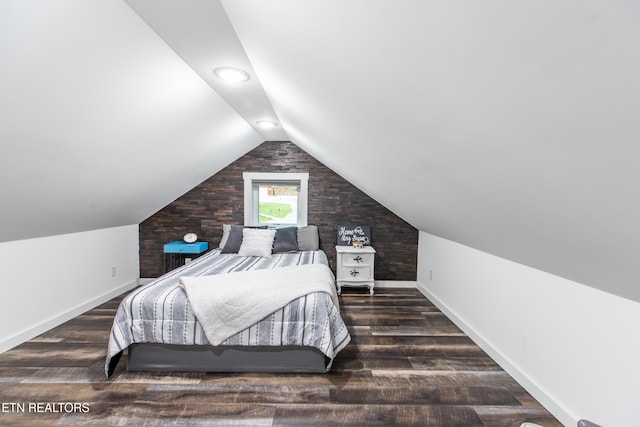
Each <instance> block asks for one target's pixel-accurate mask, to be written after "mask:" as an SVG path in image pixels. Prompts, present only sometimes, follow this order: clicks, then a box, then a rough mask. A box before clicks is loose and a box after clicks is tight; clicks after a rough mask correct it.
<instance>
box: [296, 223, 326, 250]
mask: <svg viewBox="0 0 640 427" xmlns="http://www.w3.org/2000/svg"><path fill="white" fill-rule="evenodd" d="M297 236H298V250H301V251H317V250H318V249H320V239H319V238H318V227H317V226H315V225H307V226H306V227H300V228H298V233H297Z"/></svg>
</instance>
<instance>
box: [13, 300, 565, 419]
mask: <svg viewBox="0 0 640 427" xmlns="http://www.w3.org/2000/svg"><path fill="white" fill-rule="evenodd" d="M119 301H120V298H116V299H114V300H112V301H109V302H107V303H105V304H103V305H101V306H100V307H97V308H96V309H93V310H91V311H89V312H87V313H85V314H83V315H81V316H79V317H77V318H75V319H73V320H71V321H69V322H67V323H65V324H63V325H61V326H59V327H57V328H55V329H53V330H51V331H49V332H47V333H45V334H43V335H41V336H39V337H37V338H35V339H33V340H31V341H29V342H27V343H24V344H22V345H20V346H19V347H16V348H15V349H13V350H10V351H8V352H6V353H4V354H1V355H0V404H2V408H1V412H0V425H10V426H46V425H64V426H121V425H137V426H212V425H250V426H260V425H265V426H271V425H274V426H285V425H286V426H307V425H326V426H338V425H362V426H392V425H419V426H430V425H432V426H465V427H469V426H492V427H493V426H497V427H499V426H509V427H511V426H519V425H520V424H521V423H522V422H525V421H531V422H535V423H537V424H540V425H543V426H547V427H550V426H561V424H560V423H559V422H558V421H557V420H556V419H555V418H554V417H553V416H552V415H551V414H550V413H549V412H548V411H546V410H545V409H544V408H543V407H542V406H541V405H540V404H539V403H538V402H536V400H535V399H533V398H532V397H531V396H530V395H529V394H528V393H527V392H526V391H525V390H524V389H523V388H522V387H521V386H520V385H518V384H517V383H516V382H515V381H514V380H513V379H512V378H511V377H510V376H509V375H508V374H507V373H505V372H504V371H503V370H502V369H501V368H500V367H499V366H498V365H497V364H496V363H495V362H494V361H493V360H491V358H489V357H488V356H487V355H486V354H485V353H484V352H483V351H482V350H481V349H480V348H479V347H478V346H477V345H475V344H474V343H473V341H471V340H470V339H469V338H468V337H467V336H465V334H463V333H462V332H461V331H460V330H459V329H458V328H457V327H456V326H455V325H454V324H453V323H452V322H451V321H450V320H449V319H447V318H446V317H445V316H444V315H443V314H442V313H441V312H440V311H439V310H438V309H437V308H436V307H435V306H434V305H433V304H431V303H430V302H429V301H428V300H427V299H425V298H424V297H423V296H422V294H420V293H419V292H418V291H416V290H414V289H380V290H377V291H376V295H374V296H370V295H368V294H365V293H358V292H357V291H351V290H345V292H344V293H343V295H342V296H341V301H342V313H343V317H344V319H345V322H346V323H347V325H348V327H349V331H350V333H351V336H352V342H351V344H349V346H347V348H346V349H345V350H343V352H342V353H340V355H339V356H338V358H337V359H336V360H335V362H334V367H333V370H332V371H331V372H330V373H329V374H322V375H318V374H304V375H298V374H207V373H129V372H126V371H125V370H124V360H123V361H121V362H120V365H119V366H118V369H117V372H116V374H115V376H114V377H113V378H112V379H110V380H107V379H106V378H105V376H104V370H103V366H104V359H105V354H106V347H107V338H108V335H109V331H110V328H111V323H112V320H113V316H114V314H115V310H116V308H117V305H118V303H119ZM38 403H40V404H43V405H41V406H39V407H38V406H36V407H33V404H38ZM47 403H70V404H73V403H86V404H87V405H86V406H85V407H84V411H83V410H70V409H71V408H72V406H68V405H67V406H66V407H60V406H59V407H57V408H56V407H51V406H50V407H49V408H47V406H46V404H47ZM12 404H13V405H12ZM19 404H22V405H24V410H21V408H20V406H17V405H19ZM29 404H32V408H29V406H28V405H29ZM56 410H57V411H56ZM87 410H88V412H87Z"/></svg>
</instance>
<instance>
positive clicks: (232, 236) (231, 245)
mask: <svg viewBox="0 0 640 427" xmlns="http://www.w3.org/2000/svg"><path fill="white" fill-rule="evenodd" d="M243 229H244V227H243V226H241V225H232V226H231V227H230V229H229V235H228V236H227V241H226V242H225V244H224V247H223V248H222V250H221V251H220V252H221V253H223V254H237V253H238V250H240V245H242V230H243Z"/></svg>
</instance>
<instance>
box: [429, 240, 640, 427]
mask: <svg viewBox="0 0 640 427" xmlns="http://www.w3.org/2000/svg"><path fill="white" fill-rule="evenodd" d="M418 288H419V289H420V290H421V291H423V293H425V295H427V297H428V298H429V299H431V300H432V301H433V302H434V303H435V304H436V305H438V307H439V308H440V309H442V310H443V311H444V312H445V313H446V314H447V315H449V316H450V318H451V319H452V320H453V321H454V322H456V323H457V324H458V326H459V327H461V328H462V329H463V330H464V331H465V332H466V333H467V334H469V336H471V338H473V339H474V340H475V341H476V342H477V343H478V344H479V345H480V346H481V347H483V349H484V350H485V351H487V353H489V354H490V355H491V356H492V357H493V358H494V359H495V360H496V361H497V362H498V363H500V365H502V367H503V368H504V369H505V370H506V371H507V372H508V373H509V374H511V375H512V376H513V377H514V378H515V379H516V380H517V381H518V382H520V384H522V385H523V386H524V387H525V388H526V389H527V390H528V391H529V392H530V393H531V394H532V395H534V397H536V398H537V399H538V401H539V402H540V403H542V404H543V405H544V406H545V407H546V408H547V409H548V410H549V411H550V412H552V413H553V414H554V415H555V416H556V417H557V418H558V419H559V420H560V421H561V422H562V423H563V424H565V425H568V426H575V425H576V422H577V420H579V419H588V420H590V421H592V422H595V423H597V424H600V425H603V426H637V425H640V392H639V391H638V390H640V332H639V330H640V329H639V328H640V304H638V303H637V302H633V301H631V300H627V299H624V298H621V297H618V296H615V295H612V294H608V293H605V292H603V291H600V290H597V289H594V288H591V287H588V286H585V285H582V284H579V283H576V282H572V281H569V280H566V279H562V278H560V277H557V276H554V275H551V274H548V273H545V272H542V271H539V270H535V269H532V268H529V267H526V266H524V265H521V264H517V263H514V262H511V261H508V260H505V259H502V258H498V257H496V256H493V255H489V254H487V253H484V252H480V251H478V250H475V249H471V248H469V247H466V246H462V245H460V244H457V243H454V242H451V241H448V240H444V239H441V238H439V237H436V236H433V235H430V234H427V233H424V232H420V235H419V254H418Z"/></svg>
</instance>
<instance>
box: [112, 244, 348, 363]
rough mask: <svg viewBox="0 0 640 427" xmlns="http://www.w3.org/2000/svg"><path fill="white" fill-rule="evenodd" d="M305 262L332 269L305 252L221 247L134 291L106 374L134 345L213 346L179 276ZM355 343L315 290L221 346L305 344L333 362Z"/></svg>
mask: <svg viewBox="0 0 640 427" xmlns="http://www.w3.org/2000/svg"><path fill="white" fill-rule="evenodd" d="M304 264H325V265H327V264H328V262H327V257H326V254H325V253H324V252H323V251H302V252H296V253H283V254H274V255H272V256H271V257H265V258H261V257H241V256H238V255H236V254H222V253H220V250H218V249H216V250H213V251H211V252H209V253H207V254H206V255H203V256H201V257H199V258H196V259H195V260H193V261H192V262H191V263H189V264H187V265H185V266H182V267H180V268H178V269H175V270H172V271H170V272H169V273H167V274H165V275H164V276H162V277H160V278H158V279H157V280H155V281H154V282H152V283H150V284H148V285H146V286H143V287H140V288H138V289H136V290H134V291H133V292H131V293H130V294H129V295H127V296H126V297H125V298H124V299H123V300H122V302H121V303H120V307H118V311H117V313H116V317H115V319H114V322H113V327H112V328H111V335H110V337H109V346H108V351H107V360H106V363H105V372H106V374H107V376H111V374H112V373H113V371H114V369H115V365H116V364H117V361H118V360H119V358H120V356H121V354H122V351H123V350H124V349H126V348H127V347H128V346H129V345H131V344H133V343H164V344H180V345H208V344H209V342H208V341H207V338H206V336H205V334H204V331H203V330H202V327H201V325H200V324H199V322H198V321H197V319H196V318H195V316H194V314H193V310H192V308H191V306H190V304H189V301H188V299H187V296H186V293H185V292H184V290H183V289H182V288H181V287H180V277H182V276H192V277H193V276H207V275H213V274H225V273H230V272H235V271H247V270H262V269H272V268H279V267H286V266H293V265H304ZM301 280H304V278H301ZM350 340H351V337H350V336H349V333H348V331H347V328H346V326H345V324H344V322H343V320H342V318H341V317H340V312H339V309H338V307H336V306H335V305H334V303H333V301H332V300H331V296H330V295H329V294H327V293H324V292H316V293H312V294H309V295H305V296H303V297H300V298H297V299H295V300H293V301H292V302H290V303H289V304H288V305H286V306H285V307H284V308H282V309H280V310H278V311H276V312H274V313H272V314H271V315H269V316H267V317H266V318H264V319H263V320H261V321H260V322H258V323H256V324H255V325H253V326H251V327H249V328H247V329H245V330H243V331H241V332H239V333H237V334H236V335H234V336H232V337H229V338H228V339H226V340H225V341H223V342H222V344H221V345H246V346H278V345H304V346H310V347H314V348H317V349H318V350H320V351H321V352H322V353H323V354H324V355H326V356H327V357H328V358H329V359H330V360H331V361H332V360H333V358H334V357H335V356H336V355H337V354H338V352H339V351H340V350H342V349H343V348H344V347H345V346H346V345H347V344H348V343H349V341H350ZM330 366H331V362H330V363H329V364H328V367H330Z"/></svg>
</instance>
